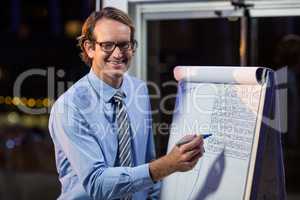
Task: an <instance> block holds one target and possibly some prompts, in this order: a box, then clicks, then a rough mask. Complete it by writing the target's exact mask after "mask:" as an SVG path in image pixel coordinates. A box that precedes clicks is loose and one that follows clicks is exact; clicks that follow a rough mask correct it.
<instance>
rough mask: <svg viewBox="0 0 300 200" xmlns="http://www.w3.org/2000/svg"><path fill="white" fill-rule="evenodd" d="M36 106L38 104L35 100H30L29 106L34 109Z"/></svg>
mask: <svg viewBox="0 0 300 200" xmlns="http://www.w3.org/2000/svg"><path fill="white" fill-rule="evenodd" d="M35 104H36V101H35V99H33V98H30V99H28V101H27V105H28V106H29V107H34V106H35Z"/></svg>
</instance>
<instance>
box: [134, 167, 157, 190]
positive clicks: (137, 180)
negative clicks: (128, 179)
mask: <svg viewBox="0 0 300 200" xmlns="http://www.w3.org/2000/svg"><path fill="white" fill-rule="evenodd" d="M132 170H134V171H133V173H132V174H133V175H134V181H133V187H134V190H136V191H139V190H141V189H146V188H148V187H151V186H153V184H154V182H153V181H152V178H151V176H150V172H149V164H148V163H147V164H143V165H139V166H137V167H134V168H132Z"/></svg>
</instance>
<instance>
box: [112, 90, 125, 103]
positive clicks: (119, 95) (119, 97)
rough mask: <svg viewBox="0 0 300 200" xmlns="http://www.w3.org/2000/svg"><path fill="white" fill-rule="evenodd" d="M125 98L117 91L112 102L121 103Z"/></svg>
mask: <svg viewBox="0 0 300 200" xmlns="http://www.w3.org/2000/svg"><path fill="white" fill-rule="evenodd" d="M124 97H125V94H124V93H123V92H121V91H117V92H116V93H115V95H114V96H113V99H114V101H115V102H116V103H117V102H122V101H123V98H124Z"/></svg>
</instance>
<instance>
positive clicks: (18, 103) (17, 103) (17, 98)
mask: <svg viewBox="0 0 300 200" xmlns="http://www.w3.org/2000/svg"><path fill="white" fill-rule="evenodd" d="M12 103H13V104H14V105H15V106H18V105H20V104H21V99H20V98H19V97H14V98H13V99H12Z"/></svg>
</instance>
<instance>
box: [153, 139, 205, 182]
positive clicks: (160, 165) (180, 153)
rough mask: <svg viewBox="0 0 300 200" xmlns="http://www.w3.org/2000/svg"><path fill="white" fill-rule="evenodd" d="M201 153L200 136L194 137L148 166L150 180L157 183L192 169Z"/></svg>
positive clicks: (202, 150)
mask: <svg viewBox="0 0 300 200" xmlns="http://www.w3.org/2000/svg"><path fill="white" fill-rule="evenodd" d="M203 152H204V148H203V139H202V137H201V136H196V137H195V138H194V139H193V140H192V141H190V142H189V143H186V144H183V145H181V146H180V147H178V146H174V147H173V149H172V150H171V152H170V153H169V154H167V155H166V156H164V157H162V158H160V159H158V160H155V161H153V162H151V163H150V164H149V168H150V174H151V177H152V179H153V180H154V181H158V180H160V179H162V178H164V177H166V176H168V175H170V174H172V173H174V172H177V171H180V172H184V171H188V170H191V169H193V168H194V167H195V165H196V164H197V162H198V160H199V158H200V157H201V156H202V155H203Z"/></svg>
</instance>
